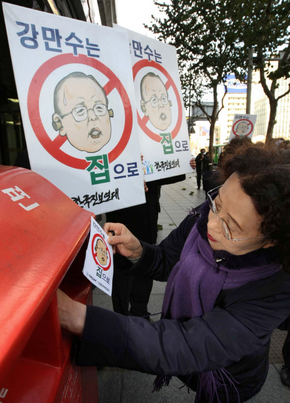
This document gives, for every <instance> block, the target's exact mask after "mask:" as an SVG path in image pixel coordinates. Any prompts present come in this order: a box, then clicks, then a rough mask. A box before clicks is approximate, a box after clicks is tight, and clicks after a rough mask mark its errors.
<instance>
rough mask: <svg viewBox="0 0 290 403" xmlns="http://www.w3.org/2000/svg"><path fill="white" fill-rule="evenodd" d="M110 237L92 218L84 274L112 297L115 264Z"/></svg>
mask: <svg viewBox="0 0 290 403" xmlns="http://www.w3.org/2000/svg"><path fill="white" fill-rule="evenodd" d="M107 239H108V236H107V234H106V233H105V231H103V229H102V227H100V225H99V224H98V223H97V222H96V221H95V220H94V218H93V217H92V218H91V232H90V239H89V243H88V247H87V251H86V259H85V263H84V267H83V274H84V276H86V277H87V279H88V280H89V281H90V282H91V283H92V284H94V285H95V286H96V287H98V288H99V289H100V290H102V291H104V292H105V293H106V294H108V295H109V296H111V295H112V286H113V276H114V263H113V249H112V246H111V245H109V244H108V242H107Z"/></svg>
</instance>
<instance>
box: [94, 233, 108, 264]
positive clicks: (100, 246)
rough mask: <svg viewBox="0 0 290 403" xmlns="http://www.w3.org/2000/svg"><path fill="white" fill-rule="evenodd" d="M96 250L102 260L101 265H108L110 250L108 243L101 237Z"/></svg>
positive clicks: (100, 260) (98, 257)
mask: <svg viewBox="0 0 290 403" xmlns="http://www.w3.org/2000/svg"><path fill="white" fill-rule="evenodd" d="M95 251H96V253H97V259H98V261H99V262H100V265H101V266H106V265H107V262H108V252H107V249H106V245H105V244H104V242H103V241H102V240H101V239H98V240H97V243H96V245H95Z"/></svg>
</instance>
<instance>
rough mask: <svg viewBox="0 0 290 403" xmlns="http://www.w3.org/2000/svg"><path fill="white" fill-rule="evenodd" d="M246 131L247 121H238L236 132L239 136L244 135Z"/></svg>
mask: <svg viewBox="0 0 290 403" xmlns="http://www.w3.org/2000/svg"><path fill="white" fill-rule="evenodd" d="M247 131H248V124H247V122H240V123H239V124H238V126H237V133H238V134H239V135H240V136H245V135H246V134H247Z"/></svg>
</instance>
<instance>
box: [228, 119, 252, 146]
mask: <svg viewBox="0 0 290 403" xmlns="http://www.w3.org/2000/svg"><path fill="white" fill-rule="evenodd" d="M256 120H257V115H249V114H246V115H235V116H234V119H233V125H232V129H231V133H230V138H229V141H230V140H231V139H233V138H242V137H248V138H249V139H251V138H252V137H253V133H254V128H255V123H256Z"/></svg>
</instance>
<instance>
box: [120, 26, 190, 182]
mask: <svg viewBox="0 0 290 403" xmlns="http://www.w3.org/2000/svg"><path fill="white" fill-rule="evenodd" d="M114 28H115V29H116V30H118V32H120V33H121V32H124V31H125V32H127V33H128V38H129V46H130V53H131V61H132V70H133V80H134V87H135V98H136V106H137V118H138V125H139V135H140V147H141V152H142V167H143V172H144V175H145V181H146V182H150V181H152V180H156V179H162V178H168V177H172V176H177V175H181V174H184V173H187V172H191V169H190V166H189V161H190V159H191V154H190V147H189V136H188V129H187V123H186V116H185V111H184V106H183V100H182V94H181V86H180V79H179V72H178V65H177V56H176V50H175V48H174V47H173V46H171V45H167V44H165V43H162V42H160V41H157V40H155V39H152V38H149V37H147V36H144V35H141V34H139V33H136V32H133V31H130V30H127V29H125V28H122V27H120V26H118V25H114Z"/></svg>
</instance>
